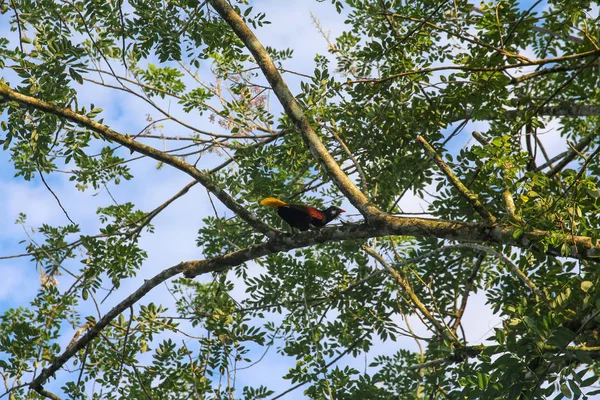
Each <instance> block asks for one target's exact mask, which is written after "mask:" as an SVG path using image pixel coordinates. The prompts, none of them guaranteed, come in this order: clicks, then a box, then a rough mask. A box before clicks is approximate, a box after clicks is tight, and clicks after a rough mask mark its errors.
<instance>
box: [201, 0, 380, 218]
mask: <svg viewBox="0 0 600 400" xmlns="http://www.w3.org/2000/svg"><path fill="white" fill-rule="evenodd" d="M210 4H211V5H212V6H213V7H214V9H215V10H216V11H217V12H218V13H219V15H220V16H221V17H222V18H223V19H224V20H225V21H226V22H227V23H228V24H229V26H231V28H232V29H233V31H234V32H235V34H236V35H237V36H238V37H239V38H240V39H241V40H242V42H244V45H245V46H246V47H247V48H248V50H250V53H252V56H253V57H254V59H255V60H256V62H257V63H258V65H259V66H260V69H261V70H262V72H263V74H264V75H265V77H266V78H267V81H268V82H269V84H270V85H271V87H272V88H273V92H274V93H275V95H276V96H277V98H278V99H279V102H280V103H281V105H282V106H283V108H284V110H285V112H286V114H287V115H288V117H289V118H290V119H291V120H292V122H294V125H296V127H297V128H298V131H299V132H300V134H301V135H302V137H303V139H304V141H305V142H306V144H307V145H308V147H309V149H310V151H311V153H312V154H313V156H314V157H315V158H316V159H317V160H318V161H319V162H320V163H321V164H322V165H323V167H324V168H325V171H327V173H328V175H329V176H330V177H331V178H332V179H333V181H334V182H335V183H336V184H337V186H338V187H339V188H340V190H341V191H342V193H344V195H345V196H346V197H347V198H348V200H350V202H351V203H352V204H353V205H354V206H355V207H356V208H357V209H358V210H359V211H360V212H361V213H362V214H363V215H364V216H365V217H366V218H378V217H380V216H381V215H382V214H383V213H382V212H381V211H380V210H378V209H377V208H376V207H375V206H373V205H371V204H370V203H369V199H368V198H367V197H366V196H365V195H364V194H363V193H362V192H361V191H360V189H359V188H358V187H357V186H356V185H355V184H354V182H352V180H351V179H350V178H349V177H348V176H347V175H346V174H345V173H344V171H342V169H341V168H340V166H339V165H338V164H337V162H336V161H335V159H334V158H333V157H332V156H331V154H329V152H328V151H327V148H326V147H325V145H324V144H323V143H322V142H321V140H320V138H319V136H318V135H317V134H316V133H315V131H314V130H313V128H312V126H311V124H310V121H309V120H308V118H306V115H304V112H303V111H302V107H301V106H300V104H299V103H298V102H297V101H296V99H295V98H294V95H293V94H292V92H291V91H290V89H289V88H288V87H287V85H286V83H285V82H284V80H283V78H282V77H281V74H280V73H279V71H278V70H277V67H276V66H275V64H274V63H273V60H272V59H271V57H270V56H269V54H268V53H267V51H266V50H265V48H264V47H263V45H262V44H261V43H260V41H259V40H258V38H257V37H256V36H255V35H254V33H253V32H252V31H251V30H250V28H249V27H248V25H246V23H245V22H244V20H243V19H242V18H241V17H240V16H239V15H238V14H237V13H236V12H235V10H234V9H233V8H232V7H231V6H230V5H229V4H228V3H227V1H226V0H210Z"/></svg>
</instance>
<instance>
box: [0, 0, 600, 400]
mask: <svg viewBox="0 0 600 400" xmlns="http://www.w3.org/2000/svg"><path fill="white" fill-rule="evenodd" d="M249 3H251V2H247V1H243V0H239V1H231V2H228V1H226V0H209V1H202V2H198V1H187V0H173V1H165V2H155V1H145V0H130V1H68V0H66V1H49V0H44V1H31V0H9V1H7V2H2V3H0V10H1V12H2V19H1V21H7V22H9V23H10V24H9V25H10V29H11V30H12V32H13V35H12V36H10V37H9V38H10V39H9V38H0V67H2V69H3V78H2V80H1V81H0V110H1V111H2V117H1V128H2V130H1V133H0V135H1V136H0V145H2V146H3V150H4V151H5V152H7V153H8V154H9V157H10V160H11V161H12V166H13V168H14V170H15V171H16V175H17V177H18V179H22V180H24V181H37V180H40V181H42V182H43V184H44V185H45V186H46V187H48V190H50V186H48V184H47V180H48V179H50V178H52V177H54V176H57V175H59V174H65V173H66V174H68V176H69V179H70V181H71V182H72V185H74V186H75V187H76V188H77V189H78V190H80V191H82V192H84V193H87V194H89V195H90V196H91V195H93V194H95V193H97V191H98V190H103V189H106V190H109V188H111V187H114V186H116V185H128V184H130V182H129V181H132V180H134V179H148V178H144V177H139V178H138V177H136V176H135V174H134V172H133V170H132V168H131V165H132V163H136V162H143V160H148V159H149V160H153V162H155V163H158V164H156V165H157V168H162V167H165V168H174V169H175V170H177V171H178V172H177V173H180V174H187V175H189V176H190V178H191V180H192V181H191V182H190V183H189V184H188V185H187V186H185V187H183V188H182V189H181V191H179V192H178V193H176V194H174V195H172V197H171V198H170V199H169V200H168V201H166V202H165V203H163V204H161V205H157V207H156V208H155V209H149V210H144V209H140V208H138V206H136V205H135V204H133V203H132V202H127V203H118V204H114V203H112V202H111V203H107V204H105V205H104V206H102V207H100V208H98V209H97V210H96V213H97V218H98V223H99V225H100V228H99V229H98V231H97V232H89V230H88V229H87V228H86V227H82V226H80V225H79V224H78V223H76V221H72V220H71V218H70V217H69V215H68V212H67V210H65V214H66V218H68V220H69V223H68V224H65V225H63V226H50V225H48V224H44V225H43V226H41V227H35V228H36V233H35V235H34V236H29V237H25V238H23V239H25V242H26V246H27V249H26V250H27V255H26V257H28V259H30V260H31V262H32V263H34V264H35V265H37V266H38V268H39V271H40V276H41V279H40V282H41V284H40V285H39V290H38V292H37V296H36V297H35V298H34V299H32V300H31V302H30V303H29V304H28V305H27V306H26V307H21V308H15V309H9V310H6V311H4V312H3V313H2V314H1V315H0V354H1V357H0V367H1V370H2V376H3V378H4V379H3V382H4V389H5V390H4V393H5V394H7V393H8V394H9V396H10V398H11V399H18V398H52V399H55V398H60V397H63V396H64V397H67V398H74V399H78V398H81V399H84V398H94V399H95V398H98V399H100V398H103V399H113V398H141V399H162V398H169V399H180V398H181V399H187V398H219V399H220V398H223V399H248V400H249V399H262V398H271V399H277V398H281V397H284V396H285V395H286V394H288V393H290V392H292V393H297V392H301V391H302V392H303V393H304V396H305V397H307V398H313V399H321V398H327V399H395V398H402V399H412V398H415V399H416V398H465V399H466V398H469V399H471V398H480V399H495V398H515V399H516V398H522V399H536V398H545V397H549V396H555V395H556V396H557V397H558V398H560V397H561V396H564V397H567V398H587V397H588V396H592V395H593V394H595V393H597V392H598V391H597V390H596V389H595V387H597V386H594V385H596V383H597V376H598V372H599V371H598V363H597V361H596V360H597V359H598V358H599V357H600V341H599V339H598V336H599V334H600V333H599V332H600V319H599V318H598V317H599V315H600V298H599V297H598V296H599V292H598V291H597V290H596V288H597V286H598V284H599V283H600V282H599V278H600V275H599V274H598V261H597V260H598V256H599V255H600V247H599V246H598V245H597V238H598V237H599V236H600V231H599V226H600V219H599V218H600V217H599V216H600V200H599V198H600V191H599V190H598V180H599V177H600V163H599V157H598V153H600V135H598V132H599V130H600V79H599V74H600V19H599V16H598V2H592V1H560V0H548V1H538V2H535V3H534V4H529V2H523V3H520V2H518V1H517V0H502V1H498V2H484V3H482V4H478V5H473V4H472V3H469V2H467V1H462V0H457V1H438V0H436V1H432V0H415V1H410V2H409V1H392V0H381V1H372V0H368V1H357V0H347V1H346V2H341V1H337V0H333V1H332V2H331V3H332V6H333V9H335V10H336V11H337V12H338V13H340V15H339V18H340V19H344V20H345V31H344V32H343V33H342V34H341V35H340V36H339V37H338V38H336V39H331V38H329V37H328V36H327V35H324V38H323V40H324V41H325V40H327V41H329V43H328V45H329V54H328V55H318V54H315V58H314V63H315V66H316V67H315V69H314V71H313V72H310V73H307V72H306V71H291V70H289V69H287V68H286V65H287V64H288V63H289V62H290V60H291V58H292V56H293V50H294V49H275V48H270V47H266V48H265V47H263V45H262V44H261V30H263V28H264V26H266V25H267V24H269V23H270V22H269V18H270V17H269V15H268V12H267V13H265V12H260V11H257V10H255V9H254V8H253V7H252V6H251V4H249ZM258 3H260V2H258ZM307 7H308V6H307ZM317 28H319V29H321V31H322V32H324V29H323V28H322V27H321V26H320V25H319V24H318V23H317ZM306 29H309V27H307V28H306ZM254 35H256V36H254ZM298 80H301V82H300V85H299V90H298V91H297V92H295V93H292V92H291V91H290V90H289V89H288V86H287V85H286V81H294V82H297V81H298ZM98 88H100V89H101V90H103V91H104V92H103V93H111V96H110V98H98V99H97V101H95V102H94V104H91V103H90V104H86V103H84V102H83V101H82V98H87V97H85V96H84V95H85V94H86V91H88V90H90V89H94V90H95V89H98ZM128 99H133V100H135V101H138V102H141V103H143V104H144V105H145V107H148V109H150V110H151V112H150V113H149V114H148V115H134V116H133V120H134V121H135V126H136V127H137V126H143V128H142V129H140V130H139V131H138V132H134V131H133V129H135V128H131V130H130V131H121V130H119V129H118V128H117V127H116V126H111V125H110V122H107V121H105V120H104V118H105V112H104V111H103V108H106V107H108V106H114V104H113V102H114V101H115V100H119V101H121V100H122V101H127V100H128ZM130 118H131V117H130ZM558 146H560V148H558ZM197 184H200V185H201V186H203V187H204V188H205V189H206V191H207V193H208V197H206V204H207V207H211V209H214V211H215V212H214V215H213V216H209V217H206V218H205V219H204V220H203V221H202V223H201V226H200V227H199V230H198V236H197V245H198V247H199V249H200V250H199V254H201V259H199V260H186V261H183V262H181V263H179V264H177V265H174V266H164V269H163V270H162V271H161V272H160V273H159V274H158V275H156V276H154V277H151V276H148V275H147V274H145V273H144V269H143V267H144V265H145V263H147V262H149V260H148V258H147V250H148V249H144V248H143V247H142V246H141V244H140V238H142V237H143V236H144V235H169V232H163V231H161V230H160V229H156V231H155V229H154V227H153V226H152V221H153V219H154V218H155V217H156V216H157V215H159V214H160V213H161V212H163V210H165V209H166V208H167V207H171V208H172V207H177V205H176V204H177V203H176V200H177V199H179V198H180V197H182V196H185V195H186V194H187V193H188V190H189V189H190V188H191V187H192V186H194V185H197ZM268 196H275V197H279V198H281V199H282V200H284V201H287V202H292V203H301V204H310V205H313V206H316V207H326V206H327V205H330V204H336V205H340V204H342V203H344V204H345V207H346V206H348V207H353V209H355V210H356V214H355V217H351V218H348V219H347V220H345V221H344V223H342V224H331V226H327V227H325V228H323V229H320V230H313V231H309V232H302V233H296V234H290V233H289V231H288V228H287V227H286V226H285V224H284V223H283V222H282V221H281V220H279V219H278V218H277V216H276V213H273V212H272V210H269V209H266V208H265V207H261V206H260V205H259V201H260V200H261V199H262V198H264V197H268ZM407 196H414V197H415V198H416V199H417V200H419V201H420V204H428V206H427V209H424V210H423V213H422V214H421V215H418V216H415V215H412V214H410V213H405V212H403V209H402V207H401V206H400V204H405V203H401V201H404V200H403V199H406V197H407ZM58 200H59V201H60V199H58ZM417 200H416V201H417ZM59 204H60V203H59ZM208 204H210V206H209V205H208ZM82 206H85V204H84V205H82ZM26 218H27V217H26V216H25V215H21V216H20V217H19V219H18V220H17V223H19V224H22V225H26V224H27V220H26ZM182 218H185V215H183V213H182ZM158 228H160V227H158ZM20 239H21V238H19V240H20ZM3 258H7V257H3ZM60 274H62V275H63V277H61V279H60V280H61V281H62V282H60V283H59V279H57V277H58V275H60ZM199 276H205V277H206V278H208V279H201V278H198V277H199ZM132 277H139V278H143V279H139V285H140V286H139V287H138V289H137V290H135V291H131V292H129V293H128V292H127V291H126V290H123V289H122V288H121V285H122V283H123V282H124V280H128V282H129V280H130V279H131V278H132ZM63 280H64V281H63ZM136 282H137V281H136ZM164 283H166V284H167V285H168V287H169V291H170V293H171V295H172V298H173V299H175V300H174V301H173V302H171V303H170V301H171V300H170V299H169V300H164V303H165V304H162V303H163V301H162V300H161V299H157V298H154V297H152V296H151V294H152V293H153V290H156V288H157V286H159V285H163V284H164ZM106 287H109V288H110V287H112V289H110V291H109V292H108V295H107V294H106V291H105V289H106ZM240 288H241V289H242V290H245V292H246V295H245V296H244V298H243V299H235V298H234V297H232V293H233V291H234V289H238V290H239V289H240ZM476 293H483V294H484V295H485V299H486V301H487V304H488V305H489V307H491V309H492V310H493V311H494V312H495V313H496V314H497V315H498V316H499V317H500V318H501V319H502V321H503V322H502V324H500V325H498V326H496V327H494V328H493V329H491V330H490V332H489V337H487V338H485V341H484V342H477V343H474V342H469V341H468V340H467V336H468V332H469V326H466V325H463V324H462V319H463V316H464V314H465V310H466V307H468V300H469V298H471V297H473V295H474V294H476ZM106 295H107V296H110V297H111V299H114V302H115V303H114V304H117V305H116V306H114V307H113V308H102V309H101V310H100V308H98V312H97V313H95V314H94V313H87V312H86V313H82V311H81V310H90V309H92V308H90V307H93V305H95V307H98V304H99V303H100V301H101V300H102V297H104V296H106ZM86 307H87V308H86ZM94 309H95V308H94ZM417 318H418V319H417ZM411 321H412V322H413V324H414V323H415V321H417V322H416V323H417V324H418V325H419V326H420V327H422V328H423V330H424V331H425V332H427V333H426V334H423V335H422V334H418V333H416V332H415V330H414V329H413V328H414V326H411ZM419 321H420V322H419ZM73 332H75V334H74V335H73ZM402 337H409V338H412V339H414V340H415V341H416V343H418V347H416V346H415V347H411V348H409V349H407V348H404V347H403V346H402V345H400V343H398V341H399V339H400V338H402ZM381 343H383V346H384V348H385V351H384V352H381V350H380V349H381ZM257 349H258V350H257ZM269 350H270V351H271V352H276V353H277V354H279V355H280V356H281V357H282V358H285V359H287V360H292V361H293V366H292V367H291V368H290V369H289V370H286V371H277V370H274V371H273V372H272V373H277V374H278V375H279V376H281V377H283V378H284V379H286V380H287V382H288V384H289V388H290V389H289V391H285V392H279V393H276V392H275V391H274V389H273V388H272V387H268V386H263V385H251V384H247V383H245V384H243V385H242V384H239V383H236V380H235V377H236V373H237V372H238V371H241V368H244V367H250V368H252V367H253V366H254V363H255V362H260V360H261V359H262V357H261V354H262V353H263V352H265V351H269ZM364 354H370V355H372V356H370V360H371V362H370V364H369V365H368V368H361V369H360V370H359V368H358V367H357V365H359V363H357V362H353V360H355V359H356V357H359V356H362V355H364ZM69 371H71V372H72V371H75V372H76V373H69ZM58 382H60V383H58Z"/></svg>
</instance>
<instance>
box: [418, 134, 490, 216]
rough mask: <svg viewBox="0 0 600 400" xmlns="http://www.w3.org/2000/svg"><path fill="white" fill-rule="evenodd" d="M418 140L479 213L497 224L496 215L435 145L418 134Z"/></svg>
mask: <svg viewBox="0 0 600 400" xmlns="http://www.w3.org/2000/svg"><path fill="white" fill-rule="evenodd" d="M417 142H419V143H420V144H421V145H422V146H423V148H424V149H425V150H426V151H427V153H429V155H430V156H431V158H433V161H435V163H436V164H437V166H438V167H439V168H440V169H441V170H442V172H443V173H444V175H446V176H447V177H448V179H449V180H450V182H451V183H452V185H454V187H455V188H456V189H457V190H458V191H459V192H460V194H462V195H463V196H464V197H465V198H466V199H467V200H468V201H469V203H471V206H472V207H473V208H474V209H475V211H477V213H478V214H479V215H481V216H482V217H483V219H485V220H486V221H487V222H489V223H490V224H492V225H493V224H495V223H496V217H494V216H493V215H492V214H491V213H490V212H489V211H488V210H487V209H486V208H485V207H484V206H483V204H482V203H481V201H479V199H478V198H477V195H476V194H475V193H473V192H471V191H470V190H469V189H468V188H467V187H466V186H465V185H463V183H462V182H461V181H460V180H459V179H458V178H457V177H456V175H454V172H452V170H451V169H450V167H448V165H447V164H446V163H445V162H444V160H442V158H441V157H440V156H439V154H437V153H436V151H435V150H434V149H433V147H431V145H430V144H429V143H427V140H425V138H423V137H422V136H417Z"/></svg>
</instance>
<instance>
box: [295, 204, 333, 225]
mask: <svg viewBox="0 0 600 400" xmlns="http://www.w3.org/2000/svg"><path fill="white" fill-rule="evenodd" d="M287 206H288V207H290V208H294V209H296V210H298V211H302V212H303V213H305V214H308V215H310V216H311V217H312V218H313V219H316V220H318V221H319V222H323V223H324V222H325V213H324V212H323V211H321V210H318V209H316V208H314V207H311V206H302V205H298V204H288V205H287Z"/></svg>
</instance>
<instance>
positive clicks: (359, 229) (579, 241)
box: [30, 216, 600, 390]
mask: <svg viewBox="0 0 600 400" xmlns="http://www.w3.org/2000/svg"><path fill="white" fill-rule="evenodd" d="M377 225H379V226H377ZM377 225H364V224H347V225H345V226H343V227H339V228H337V227H329V228H324V229H321V230H319V231H316V232H304V233H300V234H297V235H294V236H288V235H280V236H277V237H275V238H273V239H270V240H269V241H268V242H266V243H261V244H256V245H253V246H250V247H247V248H245V249H242V250H238V251H235V252H232V253H229V254H225V255H222V256H218V257H215V258H212V259H209V260H193V261H187V262H182V263H179V264H177V265H175V266H173V267H171V268H168V269H166V270H164V271H162V272H161V273H159V274H158V275H156V276H155V277H153V278H152V279H150V280H147V281H146V282H144V284H143V285H142V286H140V288H139V289H138V290H136V291H135V292H134V293H132V294H131V295H130V296H128V297H127V298H126V299H125V300H123V301H122V302H121V303H119V304H118V305H117V306H116V307H114V308H113V309H112V310H110V311H109V312H108V313H107V314H106V315H105V316H104V317H103V318H102V319H101V320H100V321H98V323H97V324H96V325H94V326H93V327H92V328H90V329H89V330H88V331H87V332H86V334H85V335H84V336H82V337H81V338H80V339H79V340H78V341H76V342H75V343H74V344H73V345H72V346H70V347H69V348H67V350H65V352H64V353H63V354H61V355H60V356H58V357H56V358H55V359H54V360H53V361H52V363H51V364H50V366H49V367H48V368H46V369H44V370H43V371H42V373H41V374H40V375H39V376H38V377H37V378H36V379H35V380H33V381H32V382H31V385H30V387H31V388H32V389H34V390H35V389H39V388H41V387H42V385H43V384H44V383H45V382H46V380H48V378H50V377H51V376H52V375H53V374H54V373H55V372H56V371H58V369H59V368H61V367H62V366H63V365H64V364H65V363H66V362H67V361H68V360H69V359H70V358H71V357H73V356H74V355H75V354H76V353H77V352H78V351H79V350H81V349H83V348H84V347H85V346H86V345H87V344H88V343H89V342H90V341H92V340H93V339H94V338H95V337H96V336H98V334H99V332H100V331H101V330H102V329H103V328H104V327H106V326H107V325H108V324H109V323H110V322H111V321H112V320H113V319H115V318H116V317H117V316H118V315H119V314H121V313H122V312H123V311H125V310H126V309H128V308H129V307H130V306H131V305H133V304H135V303H136V302H137V301H138V300H139V299H141V298H142V297H143V296H144V295H146V294H147V293H148V292H149V291H150V290H152V289H153V288H155V287H156V286H158V285H159V284H161V283H162V282H164V281H166V280H167V279H170V278H171V277H173V276H175V275H178V274H181V273H183V274H184V275H185V276H186V277H188V278H193V277H195V276H197V275H200V274H206V273H210V272H215V271H223V270H225V269H227V268H229V267H232V266H236V265H240V264H242V263H244V262H246V261H250V260H254V259H256V258H259V257H262V256H266V255H268V254H273V253H277V252H280V251H289V250H292V249H297V248H302V247H307V246H312V245H315V244H318V243H325V242H330V241H340V240H348V239H359V238H373V237H381V236H390V235H396V236H420V237H437V238H442V239H449V240H458V241H466V242H480V243H502V244H505V245H513V246H515V247H520V248H530V247H532V245H535V243H536V242H539V241H541V240H543V239H544V238H548V237H550V235H551V233H550V232H546V231H539V230H534V231H533V232H529V233H526V234H523V235H522V236H520V237H519V238H518V239H515V238H514V235H513V234H514V232H515V229H516V228H514V227H511V226H504V227H503V226H495V227H490V226H488V225H485V224H481V223H469V222H451V221H442V220H433V219H426V218H399V217H393V216H386V217H385V218H384V219H383V221H381V222H380V223H379V224H377ZM565 241H566V243H567V244H569V245H570V246H571V254H570V255H567V257H572V258H578V259H587V260H594V259H596V260H597V259H598V257H600V246H596V245H593V244H592V239H591V238H589V237H583V236H569V237H567V238H565ZM464 246H466V244H465V245H464ZM474 248H475V249H477V250H482V249H481V248H480V247H479V246H478V247H474ZM548 253H549V254H552V255H563V256H565V255H564V254H561V253H560V246H559V247H549V248H548Z"/></svg>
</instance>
